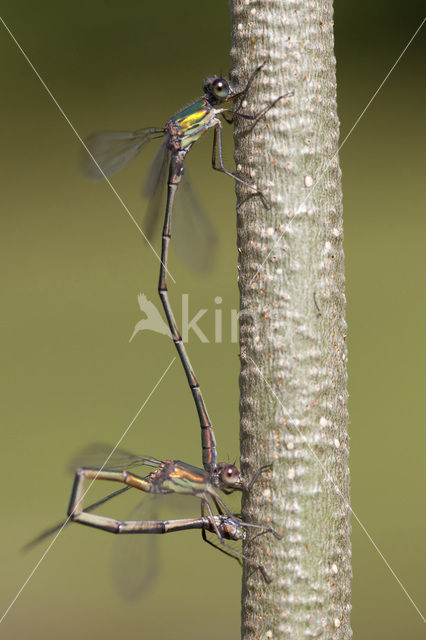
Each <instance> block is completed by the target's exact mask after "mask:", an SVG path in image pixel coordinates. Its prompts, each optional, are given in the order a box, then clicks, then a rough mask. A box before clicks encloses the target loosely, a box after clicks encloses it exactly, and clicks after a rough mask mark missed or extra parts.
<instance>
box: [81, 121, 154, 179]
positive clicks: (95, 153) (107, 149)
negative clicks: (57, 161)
mask: <svg viewBox="0 0 426 640" xmlns="http://www.w3.org/2000/svg"><path fill="white" fill-rule="evenodd" d="M163 135H164V132H163V130H162V129H158V128H155V127H150V128H148V129H139V130H138V131H101V132H99V133H92V135H90V136H89V137H88V138H87V139H86V140H85V144H86V147H87V149H88V150H89V153H88V152H87V150H86V149H84V150H83V153H84V156H83V171H84V173H85V175H86V176H87V177H88V178H91V179H92V180H100V179H101V178H104V177H105V176H110V175H112V174H113V173H115V172H116V171H119V170H120V169H122V168H123V167H124V166H125V165H126V164H127V163H128V162H130V160H132V158H134V157H135V155H136V154H137V153H139V151H140V150H141V149H142V147H144V146H145V145H146V144H147V143H148V142H150V141H151V140H154V139H155V138H160V137H162V136H163Z"/></svg>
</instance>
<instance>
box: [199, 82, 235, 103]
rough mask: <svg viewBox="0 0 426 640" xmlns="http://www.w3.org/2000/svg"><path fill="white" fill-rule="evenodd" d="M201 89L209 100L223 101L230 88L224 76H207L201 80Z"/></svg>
mask: <svg viewBox="0 0 426 640" xmlns="http://www.w3.org/2000/svg"><path fill="white" fill-rule="evenodd" d="M203 91H204V93H205V95H206V96H207V99H208V100H209V101H213V102H222V101H225V100H226V99H227V98H228V97H229V95H230V94H232V89H231V87H230V86H229V82H228V80H225V78H218V76H209V77H208V78H205V80H204V82H203Z"/></svg>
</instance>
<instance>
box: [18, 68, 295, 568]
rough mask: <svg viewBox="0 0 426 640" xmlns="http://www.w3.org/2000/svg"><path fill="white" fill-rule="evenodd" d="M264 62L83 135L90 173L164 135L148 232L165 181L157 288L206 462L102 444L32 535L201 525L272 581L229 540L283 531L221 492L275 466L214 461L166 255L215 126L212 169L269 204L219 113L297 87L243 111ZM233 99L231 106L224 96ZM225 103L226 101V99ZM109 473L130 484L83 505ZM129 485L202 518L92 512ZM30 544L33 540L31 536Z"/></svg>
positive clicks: (228, 117) (107, 170) (109, 169)
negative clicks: (187, 164)
mask: <svg viewBox="0 0 426 640" xmlns="http://www.w3.org/2000/svg"><path fill="white" fill-rule="evenodd" d="M264 66H265V63H263V64H261V65H260V66H259V67H257V69H256V70H255V71H254V72H253V73H252V74H251V76H250V77H249V79H248V81H247V83H246V86H245V87H244V89H242V90H240V91H236V90H234V89H233V88H232V87H231V85H230V84H229V82H228V81H227V80H226V79H224V78H220V77H218V76H210V77H208V78H206V79H205V80H204V83H203V90H204V95H203V96H202V98H200V99H199V100H197V101H196V102H194V103H193V104H192V105H191V106H189V107H187V108H186V109H184V110H183V111H180V112H179V113H177V114H176V115H175V116H173V117H172V118H171V119H170V120H169V121H168V122H167V123H166V125H165V126H164V127H161V128H157V127H150V128H147V129H141V130H137V131H133V132H102V133H96V134H93V135H92V136H90V137H89V138H88V139H87V141H86V151H87V152H88V154H87V156H86V162H85V165H86V173H87V175H89V176H90V177H92V178H102V177H108V176H110V175H111V174H113V173H115V172H116V171H118V170H119V169H121V168H123V167H124V166H125V165H126V164H127V163H128V162H129V161H130V160H131V159H132V158H133V157H134V156H135V155H136V154H137V153H139V151H140V150H141V149H142V148H143V147H144V146H145V145H146V144H147V143H148V142H149V141H151V140H153V139H156V138H161V137H164V140H163V143H162V145H161V147H160V150H159V151H158V153H157V155H156V157H155V160H154V162H153V165H152V169H151V172H150V174H149V180H148V188H147V189H146V191H147V192H148V193H149V195H150V196H151V204H150V205H149V207H148V212H149V213H148V217H147V231H148V234H149V233H150V230H151V228H152V225H153V222H154V220H155V218H156V217H157V215H158V206H159V202H160V196H161V193H162V191H163V187H164V186H165V184H166V182H167V202H166V207H165V218H164V224H163V232H162V243H161V258H160V275H159V284H158V292H159V296H160V299H161V302H162V305H163V308H164V312H165V315H166V318H167V322H168V325H169V329H170V332H171V336H172V339H173V342H174V344H175V347H176V349H177V352H178V354H179V358H180V360H181V363H182V366H183V368H184V371H185V374H186V377H187V380H188V383H189V387H190V389H191V392H192V395H193V399H194V402H195V406H196V409H197V413H198V418H199V423H200V427H201V443H202V461H203V468H198V467H194V466H192V465H189V464H187V463H184V462H181V461H178V460H165V461H160V460H157V459H155V458H152V457H148V456H134V455H132V454H128V453H126V452H124V451H121V450H119V451H114V450H113V452H112V454H111V451H109V452H108V450H106V449H105V447H100V448H98V449H99V450H98V459H97V460H93V464H92V463H91V464H89V465H87V464H85V463H84V457H85V456H84V454H82V461H81V463H79V465H80V466H79V467H78V468H77V470H76V471H75V481H74V487H73V491H72V495H71V501H70V505H69V509H68V519H67V520H66V521H64V522H63V523H61V524H60V525H57V526H56V527H54V528H52V529H50V530H49V531H47V532H45V533H44V534H41V536H39V538H37V540H36V541H35V542H38V541H40V540H41V539H43V538H44V537H45V536H46V535H50V534H51V533H54V532H55V531H58V530H59V529H61V528H62V527H63V526H65V524H66V523H68V522H70V521H74V522H80V523H82V524H85V525H88V526H91V527H95V528H98V529H103V530H106V531H110V532H112V533H122V534H124V533H167V532H174V531H181V530H184V529H200V530H201V532H202V537H203V539H204V540H206V541H207V542H209V543H210V544H212V545H213V546H215V547H217V548H219V549H220V550H221V551H224V552H225V553H227V554H228V555H232V556H233V557H235V558H237V559H240V560H241V559H245V560H247V562H249V563H250V564H251V565H252V566H253V567H254V568H256V569H259V570H260V571H261V573H262V575H263V576H264V577H265V579H266V580H270V576H269V574H268V573H267V571H266V569H265V568H264V567H263V565H261V564H259V563H257V562H255V561H253V560H252V559H249V558H247V557H246V556H245V555H244V554H243V553H242V552H240V551H237V550H236V549H234V548H232V547H230V546H229V545H228V543H227V540H242V539H244V538H245V537H246V536H247V531H248V530H255V531H256V533H257V534H258V533H267V532H269V533H272V534H273V535H275V536H277V537H279V535H278V534H277V533H276V532H275V531H274V530H273V529H271V528H270V527H263V526H262V525H261V524H257V523H249V522H244V521H243V520H242V519H241V518H240V517H239V516H237V515H236V514H234V513H233V512H232V511H231V510H230V509H229V508H228V507H227V505H226V504H225V502H224V501H223V500H222V498H221V496H220V494H219V491H221V492H223V493H225V494H230V493H232V492H234V491H244V490H247V491H249V490H250V489H251V487H252V486H253V483H254V482H255V481H256V479H257V478H258V476H259V475H260V473H261V472H263V471H264V470H265V469H266V468H269V467H270V465H268V464H266V465H265V466H264V467H261V468H260V469H259V470H258V471H257V472H256V473H255V475H254V476H253V478H252V479H251V480H250V481H249V482H245V483H244V482H243V480H242V478H241V476H240V472H239V470H238V469H237V467H236V466H235V465H233V464H229V463H225V462H217V453H216V441H215V437H214V432H213V427H212V423H211V421H210V418H209V415H208V412H207V409H206V405H205V402H204V399H203V396H202V393H201V389H200V386H199V384H198V381H197V378H196V376H195V373H194V370H193V368H192V365H191V363H190V360H189V357H188V355H187V352H186V348H185V345H184V343H183V341H182V338H181V335H180V332H179V329H178V326H177V323H176V320H175V317H174V314H173V310H172V307H171V304H170V301H169V297H168V287H167V273H168V272H167V261H168V250H169V244H170V239H171V228H172V226H171V221H172V212H173V206H174V199H175V195H176V192H177V190H178V187H179V185H180V183H181V180H182V177H183V174H184V160H185V157H186V154H187V153H188V151H189V150H190V149H191V147H192V146H193V145H194V143H195V142H196V141H197V140H199V139H200V138H201V137H202V136H203V135H204V134H205V133H206V132H207V131H208V130H209V129H211V128H212V129H213V133H214V138H213V153H212V166H213V169H215V170H217V171H220V172H222V173H225V174H227V175H229V176H231V177H232V178H234V179H235V180H237V181H239V182H241V183H243V184H244V185H246V187H247V188H248V189H249V190H250V191H251V192H252V193H253V194H254V195H257V196H258V197H260V199H261V201H262V202H263V204H264V206H266V207H268V206H269V202H268V200H267V197H266V196H265V194H264V193H263V192H262V191H261V190H260V189H259V188H258V187H257V186H256V185H253V184H250V183H247V182H246V181H244V180H242V179H241V178H240V177H238V176H236V175H235V174H233V173H232V172H230V171H228V170H227V169H226V168H225V167H224V163H223V154H222V136H221V127H222V124H221V121H220V119H219V117H220V116H222V118H223V119H224V120H225V121H226V122H232V120H233V119H234V118H235V117H239V118H243V119H246V120H249V121H251V122H252V123H253V126H254V125H255V124H256V123H257V122H258V121H259V120H260V119H261V118H262V117H263V116H264V115H265V114H266V113H267V112H268V111H269V110H270V109H271V108H272V107H273V106H274V105H275V104H276V103H277V102H278V101H279V100H281V99H282V98H284V97H288V96H290V95H292V94H289V93H287V94H285V95H283V96H279V97H278V98H276V100H274V101H273V102H271V103H270V104H269V105H267V106H266V107H265V108H264V109H262V110H261V111H260V112H259V113H257V114H254V115H249V114H245V113H242V112H241V111H240V109H241V107H242V103H243V99H244V98H245V97H246V95H247V93H248V91H249V89H250V87H251V85H252V83H253V81H254V80H255V77H256V75H257V74H258V73H259V72H260V71H261V70H262V69H263V67H264ZM231 101H234V108H233V109H231V108H229V107H228V106H227V103H229V102H231ZM224 105H225V106H224ZM140 466H146V467H148V468H153V469H154V470H153V471H151V472H150V473H148V474H146V475H140V474H136V473H134V472H133V471H131V470H130V469H132V468H133V467H140ZM95 480H108V481H112V482H119V483H122V484H124V485H125V486H124V487H123V488H122V489H119V490H118V491H115V492H114V493H113V494H110V495H109V496H107V497H106V498H103V499H102V500H99V501H97V502H96V503H94V504H92V505H90V506H88V507H86V508H84V507H83V501H84V497H85V495H86V493H87V490H88V489H87V488H86V484H85V483H86V481H91V483H93V482H94V481H95ZM130 488H134V489H138V490H140V491H142V492H144V493H150V494H154V495H164V494H180V495H187V496H193V497H194V498H195V499H197V500H198V501H199V503H200V506H201V517H197V518H194V517H192V518H183V519H174V520H170V521H169V520H138V521H128V520H124V521H120V520H116V519H114V518H109V517H106V516H101V515H98V514H95V513H93V511H94V510H95V509H96V508H97V507H100V506H101V505H103V504H105V503H106V502H107V501H108V500H109V499H111V498H113V497H115V496H117V495H119V494H121V493H123V492H125V491H127V490H128V489H130ZM206 532H211V533H213V534H215V535H216V542H213V541H212V540H210V539H208V538H207V535H206ZM30 544H31V543H30Z"/></svg>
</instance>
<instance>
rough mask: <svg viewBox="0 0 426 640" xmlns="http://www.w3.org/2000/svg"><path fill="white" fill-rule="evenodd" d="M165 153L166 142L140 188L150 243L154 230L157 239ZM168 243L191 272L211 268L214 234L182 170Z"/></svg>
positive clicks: (164, 193)
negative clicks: (145, 197)
mask: <svg viewBox="0 0 426 640" xmlns="http://www.w3.org/2000/svg"><path fill="white" fill-rule="evenodd" d="M169 154H170V152H169V150H168V148H167V139H166V140H165V141H164V143H163V144H162V145H161V147H160V149H159V150H158V152H157V155H156V156H155V158H154V162H153V163H152V167H151V170H150V172H149V175H148V177H147V180H146V182H145V185H144V188H143V193H144V195H145V196H147V197H149V198H150V200H149V204H148V208H147V212H146V216H145V221H144V231H145V233H146V235H147V237H148V238H149V239H150V240H152V238H154V236H155V234H156V233H157V232H156V229H157V228H158V237H159V236H160V231H159V227H160V226H161V225H162V223H163V220H164V211H165V203H166V196H167V176H168V166H169V160H170V155H169ZM171 244H172V247H174V250H175V251H176V253H177V255H178V256H179V258H180V259H181V260H182V261H183V262H184V263H185V264H186V265H187V266H188V267H190V268H191V269H193V270H194V271H198V272H205V271H208V270H209V269H211V268H212V266H213V264H214V259H215V253H216V247H217V236H216V232H215V230H214V228H213V226H212V224H211V222H210V221H209V219H208V217H207V216H206V214H205V212H204V209H203V207H202V206H201V204H200V201H199V200H198V198H197V196H196V195H195V192H194V190H193V188H192V186H191V182H190V180H189V178H188V173H187V170H186V169H185V173H184V175H183V178H182V181H181V183H180V185H179V188H178V190H177V193H176V199H175V206H174V211H173V214H172V242H171Z"/></svg>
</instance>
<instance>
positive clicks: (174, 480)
mask: <svg viewBox="0 0 426 640" xmlns="http://www.w3.org/2000/svg"><path fill="white" fill-rule="evenodd" d="M110 452H111V448H110V447H107V446H105V445H92V446H91V447H90V448H89V449H87V450H86V451H84V452H82V453H80V454H79V456H78V458H79V459H80V460H81V461H85V462H87V463H90V466H80V467H79V468H77V469H76V470H75V478H74V485H73V490H72V494H71V499H70V504H69V508H68V519H67V520H65V521H63V522H61V523H59V524H57V525H55V526H54V527H52V528H50V529H48V530H47V531H45V532H43V533H42V534H41V535H39V536H38V537H37V538H36V539H35V540H33V541H31V542H30V543H28V545H26V548H30V547H32V546H34V545H35V544H38V543H39V542H41V541H42V540H43V539H44V538H46V537H47V536H50V535H53V534H54V533H56V532H58V531H60V530H61V529H62V528H63V527H64V526H66V525H67V524H68V523H69V522H71V521H73V522H79V523H81V524H84V525H86V526H90V527H95V528H97V529H102V530H104V531H109V532H111V533H115V534H144V533H154V534H161V533H171V532H176V531H183V530H188V529H200V530H201V533H202V538H203V540H204V541H205V542H207V543H209V544H211V545H212V546H214V547H215V548H217V549H219V550H220V551H223V552H224V553H225V554H227V555H230V556H231V557H234V558H236V559H238V560H239V559H246V560H247V561H248V562H249V564H250V565H251V566H253V567H254V568H255V569H258V570H260V571H261V573H262V575H263V576H264V578H265V580H266V581H268V582H269V581H270V576H269V574H268V573H267V572H266V570H265V568H264V567H263V565H261V564H260V563H257V562H255V561H254V560H252V559H249V558H247V557H246V556H245V555H244V554H243V553H241V552H240V551H238V550H237V549H234V548H233V547H230V546H229V544H228V543H227V542H226V540H234V541H235V540H236V541H239V540H242V539H245V538H246V537H247V533H246V530H247V529H254V530H256V531H257V532H258V534H259V533H260V534H263V533H272V534H273V535H274V536H276V537H277V538H280V537H281V536H280V535H279V534H278V533H277V532H275V531H274V530H273V529H272V528H270V527H263V526H261V525H258V524H255V523H248V522H244V521H243V520H241V518H240V517H238V516H237V515H235V514H233V513H232V512H231V511H230V510H229V509H228V507H227V506H226V504H225V503H224V502H223V500H222V499H221V497H220V495H219V493H218V491H219V490H221V491H223V492H224V493H231V492H233V491H236V490H239V491H244V490H250V488H251V487H252V485H253V484H254V482H255V481H256V479H257V478H258V476H259V474H260V473H261V472H263V471H264V470H265V469H264V468H262V469H260V470H259V471H258V472H257V473H256V474H255V476H253V478H252V479H251V481H250V483H248V485H247V486H244V485H243V483H242V481H241V479H240V477H239V472H238V470H237V469H236V468H235V467H234V465H231V464H226V463H222V464H220V465H218V469H217V472H216V473H215V474H213V475H212V474H209V473H207V472H206V471H204V470H203V469H199V468H198V467H194V466H192V465H189V464H186V463H184V462H181V461H180V460H165V461H160V460H156V459H155V458H151V457H146V456H137V455H133V454H131V453H128V452H127V451H124V450H116V451H115V452H114V453H113V454H112V455H111V453H110ZM106 459H107V460H108V461H107V463H106V466H105V467H102V466H101V465H102V464H103V462H104V461H105V460H106ZM97 461H99V462H98V464H99V466H95V463H96V462H97ZM74 465H75V463H74V464H73V466H74ZM118 467H119V468H118ZM137 467H151V468H154V471H152V472H151V473H148V474H147V475H145V476H143V475H139V474H135V473H133V472H131V471H129V469H132V468H137ZM94 480H108V481H112V482H119V483H122V484H124V485H126V486H125V487H123V488H122V489H119V490H118V491H115V492H114V493H112V494H110V495H108V496H106V497H105V498H103V499H101V500H99V501H97V502H95V503H94V504H92V505H89V506H88V507H86V508H84V498H85V495H86V492H87V486H86V484H87V481H89V482H90V481H94ZM131 488H135V489H139V490H140V491H143V492H144V493H149V494H153V495H154V496H161V495H165V494H180V495H186V496H192V497H194V498H196V499H198V500H199V501H200V503H201V517H199V518H181V519H174V520H139V521H134V520H133V521H132V520H125V521H120V520H117V519H114V518H110V517H106V516H103V515H98V514H95V513H93V511H94V510H95V509H97V508H98V507H100V506H101V505H103V504H105V502H107V501H109V500H110V499H112V498H113V497H116V496H118V495H120V494H122V493H124V492H125V491H128V490H129V489H131ZM214 507H215V508H216V509H217V512H218V513H217V514H214V512H213V508H214ZM206 532H211V533H214V534H216V536H217V538H218V541H219V543H220V546H219V544H216V543H215V542H213V541H212V540H210V539H209V538H207V536H206Z"/></svg>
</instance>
